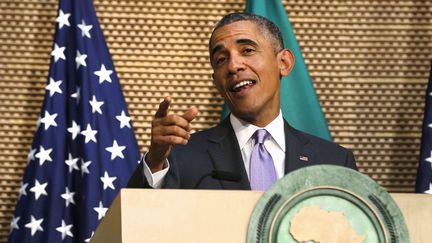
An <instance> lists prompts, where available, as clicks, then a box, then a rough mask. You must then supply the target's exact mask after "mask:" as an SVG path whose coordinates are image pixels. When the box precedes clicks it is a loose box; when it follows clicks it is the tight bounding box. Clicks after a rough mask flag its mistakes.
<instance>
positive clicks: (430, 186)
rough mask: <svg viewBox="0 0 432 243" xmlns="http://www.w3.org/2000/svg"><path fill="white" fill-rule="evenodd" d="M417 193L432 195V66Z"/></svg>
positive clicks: (427, 91)
mask: <svg viewBox="0 0 432 243" xmlns="http://www.w3.org/2000/svg"><path fill="white" fill-rule="evenodd" d="M416 192H419V193H429V194H432V64H431V70H430V74H429V83H428V87H427V90H426V104H425V111H424V118H423V133H422V139H421V150H420V162H419V167H418V171H417V182H416Z"/></svg>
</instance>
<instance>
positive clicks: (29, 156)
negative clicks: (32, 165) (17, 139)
mask: <svg viewBox="0 0 432 243" xmlns="http://www.w3.org/2000/svg"><path fill="white" fill-rule="evenodd" d="M35 153H36V149H31V150H30V152H29V154H28V155H27V161H28V162H30V161H32V160H34V159H35Z"/></svg>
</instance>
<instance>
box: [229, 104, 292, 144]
mask: <svg viewBox="0 0 432 243" xmlns="http://www.w3.org/2000/svg"><path fill="white" fill-rule="evenodd" d="M230 122H231V125H232V127H233V129H234V132H235V134H236V137H237V141H238V143H239V146H240V150H242V149H243V147H244V146H245V145H246V144H247V142H248V141H249V139H250V138H251V137H252V135H253V134H254V133H255V131H256V130H258V129H262V128H263V129H265V130H267V132H269V133H270V135H271V136H272V138H273V140H274V141H275V142H276V143H277V145H278V146H279V147H280V149H282V151H284V152H285V132H284V131H285V129H284V127H285V126H284V120H283V117H282V112H281V111H279V115H278V116H277V117H276V118H275V119H274V120H273V121H272V122H270V123H269V124H268V125H267V126H265V127H257V126H255V125H253V124H249V123H247V122H245V121H243V120H241V119H239V118H237V117H236V116H234V115H233V114H232V113H231V114H230ZM281 131H282V132H281Z"/></svg>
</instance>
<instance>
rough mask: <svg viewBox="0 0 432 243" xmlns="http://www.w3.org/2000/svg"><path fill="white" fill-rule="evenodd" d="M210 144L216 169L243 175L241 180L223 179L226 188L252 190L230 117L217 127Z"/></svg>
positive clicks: (222, 182) (209, 149) (223, 185)
mask: <svg viewBox="0 0 432 243" xmlns="http://www.w3.org/2000/svg"><path fill="white" fill-rule="evenodd" d="M209 141H210V145H209V147H208V149H207V151H208V153H209V156H210V158H211V161H212V163H213V166H214V168H215V169H216V170H221V171H228V172H234V173H239V174H240V175H241V176H242V180H241V181H240V182H230V181H224V180H221V181H220V182H221V184H222V187H223V188H224V189H237V190H250V183H249V179H248V176H247V173H246V170H245V168H244V162H243V158H242V156H241V152H240V148H239V145H238V142H237V138H236V136H235V133H234V131H233V128H232V126H231V122H230V121H229V118H226V119H225V120H223V121H222V123H221V124H220V125H218V126H217V127H215V129H214V131H213V133H212V134H211V135H210V137H209Z"/></svg>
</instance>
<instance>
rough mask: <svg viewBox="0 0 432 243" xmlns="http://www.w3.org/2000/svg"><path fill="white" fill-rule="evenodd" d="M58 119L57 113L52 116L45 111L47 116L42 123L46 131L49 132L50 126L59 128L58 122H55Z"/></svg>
mask: <svg viewBox="0 0 432 243" xmlns="http://www.w3.org/2000/svg"><path fill="white" fill-rule="evenodd" d="M56 117H57V113H54V114H52V115H51V114H50V113H49V112H48V111H45V116H44V117H43V118H41V119H40V122H41V123H43V124H44V127H45V131H46V130H48V128H49V127H50V126H53V127H56V126H57V122H56V121H55V119H56Z"/></svg>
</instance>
